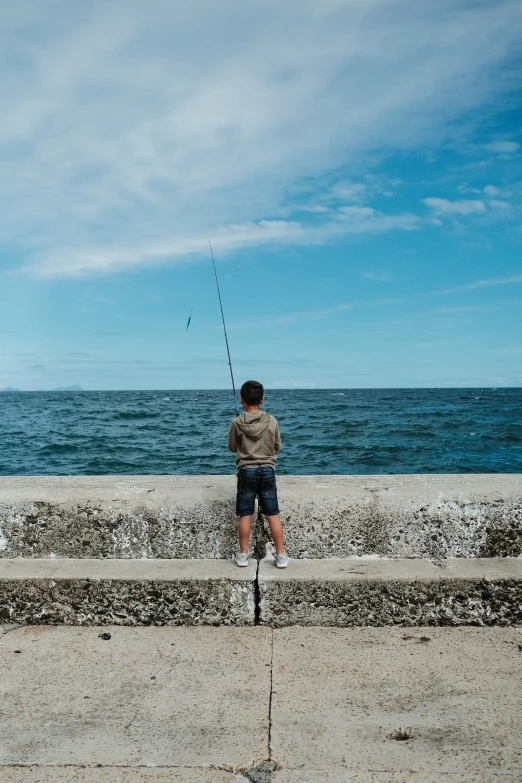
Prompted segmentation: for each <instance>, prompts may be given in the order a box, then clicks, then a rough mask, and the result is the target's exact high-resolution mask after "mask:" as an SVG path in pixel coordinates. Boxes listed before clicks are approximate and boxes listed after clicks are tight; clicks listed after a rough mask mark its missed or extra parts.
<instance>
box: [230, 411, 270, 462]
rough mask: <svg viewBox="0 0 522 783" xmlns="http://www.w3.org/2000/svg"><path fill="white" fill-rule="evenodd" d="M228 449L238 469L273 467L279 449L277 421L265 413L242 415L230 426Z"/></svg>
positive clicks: (257, 412)
mask: <svg viewBox="0 0 522 783" xmlns="http://www.w3.org/2000/svg"><path fill="white" fill-rule="evenodd" d="M228 448H229V449H230V451H234V452H235V454H236V466H237V468H238V469H239V468H244V467H246V466H247V465H271V466H272V467H275V463H276V454H277V452H278V451H279V450H280V448H281V436H280V434H279V425H278V423H277V419H275V418H274V417H273V416H271V415H270V414H269V413H266V411H256V413H242V414H241V416H238V417H237V418H236V419H234V421H233V422H232V424H231V425H230V432H229V433H228Z"/></svg>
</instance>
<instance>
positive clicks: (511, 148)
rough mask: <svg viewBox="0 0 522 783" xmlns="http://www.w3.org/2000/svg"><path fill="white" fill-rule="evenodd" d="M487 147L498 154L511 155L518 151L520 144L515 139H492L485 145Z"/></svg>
mask: <svg viewBox="0 0 522 783" xmlns="http://www.w3.org/2000/svg"><path fill="white" fill-rule="evenodd" d="M487 149H488V150H491V152H496V153H498V154H499V155H511V154H513V153H515V152H518V150H519V149H520V144H518V143H517V142H516V141H492V142H491V144H488V145H487Z"/></svg>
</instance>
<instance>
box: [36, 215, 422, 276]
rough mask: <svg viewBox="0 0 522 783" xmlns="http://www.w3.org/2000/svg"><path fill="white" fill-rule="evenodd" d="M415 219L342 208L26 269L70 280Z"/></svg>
mask: <svg viewBox="0 0 522 783" xmlns="http://www.w3.org/2000/svg"><path fill="white" fill-rule="evenodd" d="M419 223H420V218H419V217H417V216H416V215H412V214H409V213H403V214H399V215H386V214H384V213H382V212H379V211H377V210H374V209H371V208H370V207H341V208H340V209H339V210H338V211H337V212H336V213H335V215H334V219H329V220H327V221H324V222H317V221H316V222H314V223H310V224H304V223H300V222H298V221H287V220H261V221H259V222H258V223H254V222H250V223H244V224H235V225H230V226H227V227H225V228H221V229H219V230H218V231H216V233H214V234H211V235H210V236H209V235H208V234H207V236H205V235H204V234H202V233H195V234H193V235H192V236H190V235H185V236H184V235H182V234H181V235H179V236H177V237H174V238H172V239H169V240H167V241H162V242H156V243H151V244H148V245H142V246H139V245H138V246H132V247H119V248H104V247H97V248H92V249H89V250H82V251H75V250H74V249H73V248H71V249H69V250H67V251H65V252H64V251H60V252H58V251H57V252H54V253H48V252H45V253H41V254H38V255H37V257H36V259H33V261H32V262H31V263H30V265H29V266H28V267H27V271H29V272H30V273H31V274H33V275H34V276H37V277H53V276H56V277H74V276H78V275H83V274H89V273H91V274H92V273H96V272H97V273H106V272H113V271H117V270H120V269H125V268H129V267H133V266H137V265H146V264H148V265H151V264H158V263H166V262H172V261H178V262H179V261H180V260H184V259H187V258H190V257H191V256H192V257H194V256H196V257H197V256H199V257H201V256H203V255H205V256H206V255H207V254H208V240H209V238H210V239H211V240H212V246H213V248H214V249H215V250H216V251H217V252H218V253H220V254H226V253H229V252H231V251H233V250H237V249H239V248H244V247H249V246H258V245H264V244H275V245H277V244H279V245H289V244H291V245H321V244H324V243H325V242H328V241H331V240H333V239H335V238H338V237H341V236H344V235H346V234H364V233H373V232H382V231H391V230H394V229H399V230H403V231H413V230H415V229H416V228H418V226H419Z"/></svg>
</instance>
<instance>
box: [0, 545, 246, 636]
mask: <svg viewBox="0 0 522 783" xmlns="http://www.w3.org/2000/svg"><path fill="white" fill-rule="evenodd" d="M256 568H257V563H256V561H251V562H250V564H249V566H248V567H247V568H238V567H237V566H236V564H235V563H234V562H233V561H232V560H113V559H111V560H85V559H84V560H65V559H53V560H45V559H38V560H37V559H31V558H29V559H22V558H18V559H11V560H7V559H3V560H2V559H0V621H2V620H3V622H6V621H8V622H15V623H20V624H23V625H27V624H35V625H40V624H47V625H49V624H50V625H55V624H65V625H106V624H108V625H253V624H254V621H255V579H256Z"/></svg>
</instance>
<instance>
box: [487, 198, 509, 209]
mask: <svg viewBox="0 0 522 783" xmlns="http://www.w3.org/2000/svg"><path fill="white" fill-rule="evenodd" d="M489 203H490V204H491V206H492V207H494V208H495V209H511V207H512V206H513V205H512V204H510V202H509V201H499V200H498V199H496V198H492V199H491V201H490V202H489Z"/></svg>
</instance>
